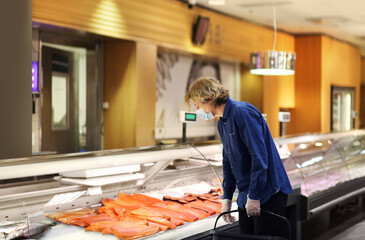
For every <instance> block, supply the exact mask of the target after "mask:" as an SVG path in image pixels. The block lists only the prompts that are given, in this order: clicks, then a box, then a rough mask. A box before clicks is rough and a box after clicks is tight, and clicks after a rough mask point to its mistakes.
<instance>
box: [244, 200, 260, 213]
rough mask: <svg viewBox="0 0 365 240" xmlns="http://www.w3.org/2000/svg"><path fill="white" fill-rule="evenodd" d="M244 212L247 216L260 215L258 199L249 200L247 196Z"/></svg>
mask: <svg viewBox="0 0 365 240" xmlns="http://www.w3.org/2000/svg"><path fill="white" fill-rule="evenodd" d="M246 212H247V216H248V217H250V216H260V213H261V209H260V200H251V199H250V198H249V197H247V203H246Z"/></svg>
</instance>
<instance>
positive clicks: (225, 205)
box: [222, 199, 236, 223]
mask: <svg viewBox="0 0 365 240" xmlns="http://www.w3.org/2000/svg"><path fill="white" fill-rule="evenodd" d="M231 207H232V200H229V199H223V200H222V213H223V212H228V211H230V210H231ZM223 220H224V221H225V222H226V223H233V222H234V221H236V219H235V218H234V217H233V216H231V214H230V213H227V214H224V215H223Z"/></svg>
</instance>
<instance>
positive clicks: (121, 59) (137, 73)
mask: <svg viewBox="0 0 365 240" xmlns="http://www.w3.org/2000/svg"><path fill="white" fill-rule="evenodd" d="M156 58H157V48H156V46H155V45H151V44H148V43H136V42H131V41H125V40H107V41H106V43H105V64H104V69H105V76H104V101H105V102H108V103H109V109H106V110H105V111H104V149H115V148H128V147H140V146H147V145H155V141H154V135H153V130H154V126H155V117H154V114H155V102H156V95H155V93H156V91H155V89H156V64H155V62H156Z"/></svg>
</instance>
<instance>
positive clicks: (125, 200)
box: [114, 192, 147, 207]
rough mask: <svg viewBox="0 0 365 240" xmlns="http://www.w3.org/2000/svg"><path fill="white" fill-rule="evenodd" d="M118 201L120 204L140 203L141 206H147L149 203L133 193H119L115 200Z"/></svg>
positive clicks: (131, 204)
mask: <svg viewBox="0 0 365 240" xmlns="http://www.w3.org/2000/svg"><path fill="white" fill-rule="evenodd" d="M114 201H115V202H116V203H118V204H120V205H126V206H133V205H138V206H140V207H143V206H146V205H147V203H145V202H144V201H142V200H138V199H136V198H134V197H132V196H131V195H128V194H126V193H122V192H121V193H119V195H118V198H117V199H115V200H114Z"/></svg>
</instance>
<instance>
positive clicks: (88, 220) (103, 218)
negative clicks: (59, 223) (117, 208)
mask: <svg viewBox="0 0 365 240" xmlns="http://www.w3.org/2000/svg"><path fill="white" fill-rule="evenodd" d="M108 221H118V219H115V218H111V217H109V216H108V215H107V214H105V213H103V214H98V215H93V216H89V217H83V218H79V219H77V220H72V221H70V224H72V225H76V226H79V227H87V226H90V225H91V224H95V223H98V222H108Z"/></svg>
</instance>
